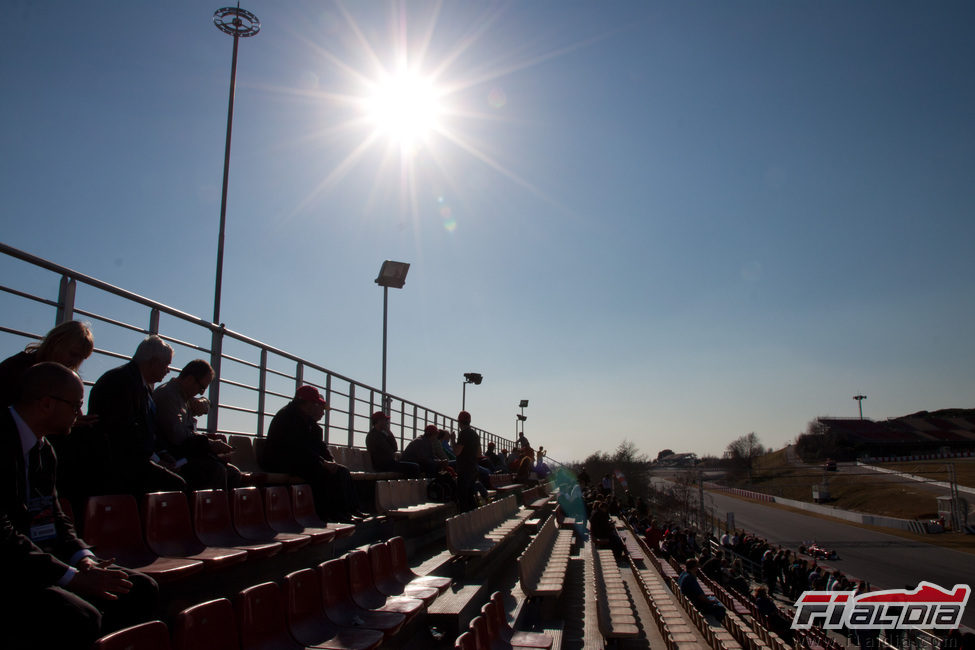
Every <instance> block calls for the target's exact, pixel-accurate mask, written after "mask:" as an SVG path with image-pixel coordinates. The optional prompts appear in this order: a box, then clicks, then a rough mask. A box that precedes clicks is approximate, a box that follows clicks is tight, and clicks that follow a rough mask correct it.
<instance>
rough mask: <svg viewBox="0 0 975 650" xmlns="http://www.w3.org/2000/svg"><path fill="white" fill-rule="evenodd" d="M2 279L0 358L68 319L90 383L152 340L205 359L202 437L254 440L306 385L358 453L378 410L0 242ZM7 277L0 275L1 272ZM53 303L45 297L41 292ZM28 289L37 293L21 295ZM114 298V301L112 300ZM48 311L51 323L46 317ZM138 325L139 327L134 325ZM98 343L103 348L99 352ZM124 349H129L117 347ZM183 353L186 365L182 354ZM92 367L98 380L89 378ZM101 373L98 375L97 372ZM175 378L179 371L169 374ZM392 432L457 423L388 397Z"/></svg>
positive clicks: (230, 339) (357, 386) (359, 394)
mask: <svg viewBox="0 0 975 650" xmlns="http://www.w3.org/2000/svg"><path fill="white" fill-rule="evenodd" d="M0 253H3V257H2V258H0V262H2V264H3V266H2V271H3V278H4V281H5V282H6V281H7V280H8V279H9V278H11V277H16V278H18V284H20V286H18V287H9V286H6V284H3V285H0V313H3V314H4V318H3V323H0V346H2V347H0V350H3V351H4V353H3V354H2V355H0V357H2V356H9V355H10V354H13V353H15V352H17V351H19V350H22V349H23V348H24V346H25V345H26V344H27V343H29V342H31V341H33V340H38V339H40V338H42V337H43V336H44V334H45V333H46V332H47V331H48V330H49V329H50V328H51V327H53V326H55V325H57V324H59V323H62V322H64V321H67V320H72V319H78V320H86V321H88V322H90V323H91V324H92V329H93V331H94V333H95V343H96V348H95V353H94V354H93V355H92V357H91V358H90V359H88V360H87V361H86V362H85V366H84V367H83V370H84V374H85V375H86V376H89V377H90V376H94V377H97V376H99V375H100V374H101V372H102V371H104V370H107V369H108V368H109V367H112V366H114V365H118V364H119V362H120V361H127V360H128V359H129V358H130V357H131V355H132V353H133V352H134V351H135V348H136V346H137V344H138V342H139V341H140V340H141V339H142V338H143V337H145V336H146V335H148V334H158V335H159V336H160V337H162V338H163V339H164V340H166V341H167V342H168V343H169V344H170V345H172V346H173V348H174V350H175V351H176V354H175V355H174V360H180V359H182V363H181V364H180V365H183V364H185V362H187V361H189V360H190V359H191V358H194V357H202V356H206V357H208V360H209V362H210V365H212V366H213V368H214V371H215V372H216V377H215V378H214V381H213V382H212V383H211V385H210V393H209V397H210V402H211V404H212V406H211V409H210V413H209V414H208V415H207V422H206V429H207V431H209V432H218V433H225V434H243V435H250V436H256V437H262V436H263V435H264V434H265V432H266V430H267V426H268V424H269V423H270V419H269V416H271V417H273V415H274V413H276V412H277V410H278V409H279V408H280V407H281V406H283V405H284V404H285V403H287V402H288V401H289V400H290V399H291V398H292V396H293V395H294V392H295V390H296V389H297V387H298V386H301V385H303V384H311V385H313V386H316V387H317V388H319V389H320V390H321V391H322V392H323V393H324V395H325V399H326V400H327V401H328V403H329V406H330V407H331V410H329V411H326V413H325V420H324V429H325V440H326V442H328V443H330V444H335V445H345V446H351V447H364V446H365V436H366V433H368V431H369V418H370V415H371V414H372V413H373V411H375V410H378V409H380V408H382V392H381V391H380V389H378V388H375V387H373V386H369V385H368V384H364V383H362V382H359V381H356V380H354V379H351V378H349V377H346V376H344V375H341V374H339V373H336V372H333V371H331V370H329V369H327V368H325V367H324V366H322V365H319V364H317V363H314V362H312V361H309V360H307V359H303V358H301V357H299V356H297V355H294V354H291V353H289V352H287V351H285V350H282V349H280V348H276V347H274V346H272V345H268V344H267V343H263V342H261V341H258V340H256V339H253V338H251V337H249V336H246V335H244V334H241V333H239V332H235V331H233V330H230V329H227V328H226V327H225V326H223V325H222V324H220V325H217V324H214V323H211V322H210V321H208V320H206V319H204V318H200V317H199V316H193V315H192V314H188V313H186V312H183V311H180V310H178V309H175V308H173V307H170V306H168V305H164V304H162V303H160V302H156V301H155V300H151V299H149V298H146V297H144V296H140V295H138V294H136V293H132V292H131V291H126V290H125V289H121V288H119V287H116V286H114V285H111V284H109V283H107V282H102V281H101V280H98V279H96V278H93V277H90V276H88V275H85V274H83V273H79V272H77V271H74V270H72V269H69V268H66V267H63V266H60V265H58V264H55V263H53V262H50V261H48V260H45V259H42V258H40V257H37V256H34V255H31V254H29V253H25V252H24V251H21V250H18V249H16V248H13V247H11V246H8V245H6V244H3V243H0ZM8 267H9V268H10V269H13V270H12V271H8V270H7V268H8ZM52 280H57V286H58V288H57V296H56V298H53V299H52V298H51V297H45V295H44V287H47V290H48V291H49V292H50V293H54V291H53V286H52V285H53V282H52ZM27 285H35V286H36V287H39V288H25V287H27ZM118 299H121V300H120V301H119V300H118ZM52 310H53V312H54V313H53V318H51V316H52V314H51V312H52ZM139 318H142V319H144V320H142V321H141V322H142V323H144V325H139V324H137V322H138V319H139ZM103 341H105V342H107V344H106V343H103ZM126 345H128V346H129V347H125V346H126ZM184 352H188V354H189V356H185V355H184V354H183V353H184ZM92 367H95V368H96V371H97V372H98V374H92V375H89V372H90V369H91V368H92ZM99 367H100V368H101V370H100V371H99ZM177 370H178V369H177ZM85 383H86V386H88V387H90V386H91V384H92V383H93V382H92V381H91V380H90V379H87V380H86V382H85ZM387 399H388V403H389V413H390V417H391V427H392V430H393V432H394V434H395V433H397V432H398V437H399V443H400V447H401V448H402V447H403V446H404V444H406V443H408V442H409V441H410V440H412V439H413V438H415V437H417V436H418V435H421V434H422V433H423V430H424V429H425V428H426V426H427V425H429V424H434V425H436V426H437V427H438V428H442V429H447V430H453V429H456V424H457V423H456V419H455V418H453V417H451V416H448V415H446V414H444V413H442V412H440V411H437V410H435V409H431V408H429V407H426V406H423V405H421V404H417V403H415V402H411V401H410V400H407V399H404V398H401V397H398V396H395V395H389V394H387ZM477 431H478V433H479V435H480V436H481V444H482V445H483V446H484V447H485V448H486V446H487V444H488V443H489V442H494V443H495V445H496V446H497V447H498V448H499V449H500V448H505V447H507V448H511V447H513V446H514V444H515V443H514V441H513V440H511V439H508V438H504V437H503V436H499V435H496V434H493V433H491V432H489V431H484V430H482V429H477Z"/></svg>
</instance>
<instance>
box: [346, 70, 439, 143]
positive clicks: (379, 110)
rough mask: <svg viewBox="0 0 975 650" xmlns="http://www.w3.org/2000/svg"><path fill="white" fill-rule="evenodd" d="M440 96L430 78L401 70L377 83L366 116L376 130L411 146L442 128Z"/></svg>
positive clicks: (366, 108)
mask: <svg viewBox="0 0 975 650" xmlns="http://www.w3.org/2000/svg"><path fill="white" fill-rule="evenodd" d="M440 95H441V93H439V92H438V91H437V89H436V87H435V86H434V84H433V82H432V81H431V80H430V79H426V78H423V77H421V76H420V75H418V74H416V73H414V72H411V71H408V70H401V71H399V72H397V73H395V74H391V75H388V76H385V77H384V78H382V79H380V80H378V81H377V82H376V83H375V85H374V87H373V89H372V93H371V94H370V95H369V97H367V98H366V101H365V110H366V115H367V117H368V118H369V120H370V122H371V123H372V124H373V125H374V127H375V128H376V130H377V131H379V132H380V133H383V134H384V135H386V137H388V138H390V139H391V140H393V141H394V142H396V143H398V144H399V145H400V146H401V147H404V148H411V147H413V146H414V145H416V144H417V143H419V142H421V141H423V140H425V139H426V138H427V137H428V136H429V135H430V134H431V133H432V132H434V131H436V130H438V129H439V128H440V126H441V125H440V117H441V115H442V113H443V108H442V106H441V103H440Z"/></svg>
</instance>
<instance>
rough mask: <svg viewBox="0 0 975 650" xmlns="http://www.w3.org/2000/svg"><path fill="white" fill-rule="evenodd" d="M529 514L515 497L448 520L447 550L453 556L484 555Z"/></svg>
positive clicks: (494, 502) (513, 531)
mask: <svg viewBox="0 0 975 650" xmlns="http://www.w3.org/2000/svg"><path fill="white" fill-rule="evenodd" d="M531 515H532V511H531V510H528V509H523V508H519V507H518V501H517V499H516V498H515V496H514V495H511V496H508V497H505V498H503V499H500V500H499V501H493V502H491V503H489V504H487V505H484V506H481V507H480V508H475V509H474V510H470V511H468V512H464V513H461V514H459V515H455V516H453V517H450V518H449V519H447V548H449V549H450V552H451V553H453V554H454V555H467V556H484V555H487V554H488V553H490V552H491V551H493V550H494V549H495V548H497V547H498V546H499V545H500V543H501V542H502V541H504V540H505V539H506V538H507V537H508V536H509V535H512V534H513V533H515V532H516V531H517V530H518V529H520V528H521V527H522V526H523V525H524V523H525V521H526V520H527V519H528V518H529V517H531Z"/></svg>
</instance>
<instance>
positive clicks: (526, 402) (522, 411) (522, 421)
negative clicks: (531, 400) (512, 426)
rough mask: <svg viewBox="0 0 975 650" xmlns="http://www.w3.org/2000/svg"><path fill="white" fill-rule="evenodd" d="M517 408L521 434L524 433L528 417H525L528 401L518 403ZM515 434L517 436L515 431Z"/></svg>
mask: <svg viewBox="0 0 975 650" xmlns="http://www.w3.org/2000/svg"><path fill="white" fill-rule="evenodd" d="M518 407H519V408H520V409H521V417H519V418H518V419H519V420H521V432H522V433H524V432H525V420H527V419H528V417H526V416H525V409H526V408H528V400H526V399H523V400H521V401H520V402H518ZM516 428H517V427H516ZM515 433H516V434H517V433H518V432H517V431H515Z"/></svg>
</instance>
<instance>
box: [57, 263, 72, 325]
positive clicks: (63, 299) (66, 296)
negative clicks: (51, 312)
mask: <svg viewBox="0 0 975 650" xmlns="http://www.w3.org/2000/svg"><path fill="white" fill-rule="evenodd" d="M77 287H78V283H77V282H75V280H74V278H69V277H68V276H66V275H62V276H61V286H60V288H59V289H58V310H57V314H56V315H55V317H54V320H55V321H56V322H55V323H54V325H55V326H57V325H60V324H61V323H64V322H67V321H69V320H71V319H72V318H73V317H74V293H75V289H77Z"/></svg>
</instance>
